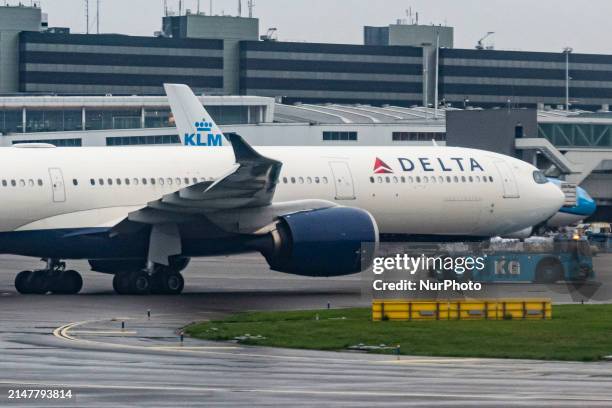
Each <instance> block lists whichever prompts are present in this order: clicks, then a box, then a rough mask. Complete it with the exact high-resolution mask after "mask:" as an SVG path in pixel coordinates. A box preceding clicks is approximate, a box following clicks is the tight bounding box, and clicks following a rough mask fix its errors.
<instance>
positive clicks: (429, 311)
mask: <svg viewBox="0 0 612 408" xmlns="http://www.w3.org/2000/svg"><path fill="white" fill-rule="evenodd" d="M504 319H506V320H510V319H512V320H549V319H552V303H551V300H550V299H479V300H386V299H385V300H374V301H372V320H374V321H380V320H504Z"/></svg>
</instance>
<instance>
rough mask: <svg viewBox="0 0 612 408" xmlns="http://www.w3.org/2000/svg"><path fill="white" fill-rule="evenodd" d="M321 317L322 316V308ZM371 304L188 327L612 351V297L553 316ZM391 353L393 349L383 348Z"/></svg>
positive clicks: (293, 337)
mask: <svg viewBox="0 0 612 408" xmlns="http://www.w3.org/2000/svg"><path fill="white" fill-rule="evenodd" d="M317 314H318V316H319V320H316V316H317ZM370 316H371V312H370V309H335V310H313V311H291V312H254V313H239V314H236V315H232V316H229V317H228V318H226V319H223V320H219V321H210V322H204V323H197V324H193V325H190V326H188V327H187V328H186V333H187V334H189V335H190V336H193V337H196V338H200V339H206V340H217V341H225V340H232V339H234V338H235V337H237V336H244V335H245V334H249V335H251V336H258V335H259V336H263V337H264V339H257V340H255V339H247V340H243V341H240V343H242V344H251V345H262V346H274V347H287V348H301V349H316V350H344V349H347V348H348V347H350V346H353V345H356V344H359V343H363V344H365V345H380V344H386V345H393V346H395V345H397V344H399V345H401V354H410V355H421V356H456V357H496V358H527V359H542V360H574V361H595V360H599V359H601V358H602V357H603V356H607V355H612V305H559V306H554V307H553V320H548V321H522V320H509V321H508V320H501V321H419V322H394V321H384V322H372V321H371V318H370ZM376 352H387V353H391V352H392V351H391V350H387V351H376Z"/></svg>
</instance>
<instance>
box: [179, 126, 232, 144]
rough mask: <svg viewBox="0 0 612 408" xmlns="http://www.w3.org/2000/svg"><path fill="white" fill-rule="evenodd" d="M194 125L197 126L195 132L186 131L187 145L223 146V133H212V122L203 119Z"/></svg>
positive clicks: (185, 139)
mask: <svg viewBox="0 0 612 408" xmlns="http://www.w3.org/2000/svg"><path fill="white" fill-rule="evenodd" d="M193 126H194V127H195V128H196V132H195V133H191V134H190V133H185V138H184V141H185V142H184V143H185V146H223V138H222V137H221V134H220V133H219V134H216V135H215V134H213V133H212V127H213V124H212V122H207V121H205V120H203V121H202V122H195V123H194V124H193Z"/></svg>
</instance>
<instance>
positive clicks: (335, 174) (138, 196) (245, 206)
mask: <svg viewBox="0 0 612 408" xmlns="http://www.w3.org/2000/svg"><path fill="white" fill-rule="evenodd" d="M165 88H166V92H167V94H168V97H169V100H170V104H171V107H172V111H173V114H174V117H175V121H176V124H177V127H178V129H179V132H180V134H181V135H182V136H184V139H183V140H185V141H192V142H193V144H197V143H196V142H197V141H200V143H199V144H206V145H208V144H209V143H208V141H209V140H210V141H211V143H210V144H211V145H220V144H223V145H225V144H227V142H228V141H229V142H230V144H231V147H230V146H217V147H211V146H207V147H199V146H197V145H196V146H193V147H189V146H151V147H110V148H105V147H92V148H55V147H54V146H51V145H44V144H24V145H21V146H19V145H18V146H14V147H9V148H0V168H1V171H0V199H1V202H2V205H1V206H0V253H8V254H17V255H24V256H32V257H39V258H42V259H44V260H46V266H45V267H44V268H43V269H41V270H37V271H23V272H20V273H19V274H18V275H17V277H16V279H15V285H16V288H17V290H18V291H19V292H21V293H38V294H41V293H48V292H51V293H64V294H69V293H77V292H78V291H79V290H80V289H81V286H82V278H81V276H80V274H79V273H78V272H76V271H71V270H65V264H64V262H62V261H63V260H67V259H86V260H88V261H89V263H90V265H91V267H92V270H94V271H97V272H103V273H109V274H114V279H113V287H114V289H115V290H116V292H118V293H120V294H145V293H151V292H152V293H164V294H176V293H180V292H181V291H182V289H183V285H184V280H183V278H182V276H181V273H180V272H181V270H182V269H184V268H185V267H186V265H187V263H188V261H189V259H190V258H192V257H202V256H209V255H219V254H235V253H241V252H247V251H259V252H261V253H262V254H263V255H264V257H265V258H266V260H267V262H268V263H269V265H270V267H271V269H273V270H276V271H281V272H286V273H292V274H298V275H305V276H338V275H345V274H351V273H356V272H358V271H360V270H361V269H362V262H361V261H362V260H361V253H362V251H361V245H362V243H364V242H366V243H367V242H371V243H376V242H377V241H378V239H379V236H380V237H383V238H384V237H386V236H390V235H402V236H405V237H406V238H420V239H422V238H424V237H425V238H427V237H428V238H431V239H434V240H440V239H447V238H452V239H464V238H469V239H476V238H486V237H491V236H496V235H503V234H505V233H511V232H513V231H518V230H521V229H524V228H527V227H529V226H532V225H536V224H538V223H540V222H543V221H545V220H547V219H548V218H549V217H551V216H552V215H553V214H555V213H556V212H557V210H558V209H559V208H560V207H561V206H562V204H563V201H564V196H563V194H562V193H561V191H560V189H559V188H557V187H556V186H555V185H554V184H552V183H550V182H549V181H548V180H547V179H546V177H544V175H543V174H542V173H541V172H540V171H538V169H536V168H535V167H533V166H531V165H529V164H527V163H525V162H522V161H520V160H516V159H514V158H511V157H507V156H503V155H500V154H496V153H492V152H487V151H479V150H473V149H464V148H455V147H438V146H427V147H421V146H419V147H412V146H411V147H402V148H399V147H348V148H347V147H344V146H342V147H340V146H338V147H336V146H329V147H261V148H257V149H253V148H252V147H251V146H249V145H248V144H247V143H246V142H245V141H244V140H243V139H242V138H241V137H240V136H239V135H236V134H228V135H223V134H222V132H221V131H220V130H219V128H218V127H217V126H216V125H215V123H214V121H213V119H212V118H211V117H210V115H209V114H208V113H207V112H206V110H205V109H204V108H203V107H202V105H201V103H200V102H199V101H198V99H197V98H196V97H195V95H194V94H193V93H192V92H191V90H190V89H189V88H188V87H187V86H184V85H166V87H165ZM226 139H227V140H226ZM204 142H205V143H204ZM188 144H189V143H188Z"/></svg>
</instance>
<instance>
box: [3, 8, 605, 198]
mask: <svg viewBox="0 0 612 408" xmlns="http://www.w3.org/2000/svg"><path fill="white" fill-rule="evenodd" d="M45 21H46V19H45V18H44V15H43V13H42V12H41V10H40V8H37V7H25V6H19V7H11V6H3V7H0V56H1V57H2V58H3V64H1V65H0V94H1V95H0V132H1V133H2V136H1V137H0V145H3V146H10V145H12V144H15V143H23V142H33V141H39V142H40V141H45V142H50V143H54V144H56V145H58V146H92V145H93V146H101V145H106V146H117V145H131V144H168V143H180V140H179V138H178V135H176V131H175V129H174V128H173V123H172V118H171V115H170V111H169V107H168V103H167V100H166V98H165V96H164V95H163V83H166V82H174V83H185V84H187V85H189V86H191V87H192V88H193V89H194V91H196V93H198V94H202V95H203V96H202V102H203V103H204V104H205V105H206V106H207V107H208V108H209V110H210V111H211V113H212V115H213V116H214V117H215V118H216V119H217V120H218V122H219V123H220V124H222V126H223V127H224V128H225V129H227V130H234V131H238V132H240V133H241V134H242V135H243V136H245V138H247V140H249V141H250V142H251V143H253V144H256V145H279V144H282V145H296V146H299V145H330V144H344V145H371V146H375V145H397V146H402V145H404V146H405V145H410V144H423V143H431V141H432V140H437V141H438V142H440V143H445V142H446V140H447V136H449V135H453V134H456V133H457V132H456V129H451V128H449V127H452V126H455V125H454V124H453V123H455V122H452V123H451V124H450V125H449V122H448V120H447V113H448V112H452V113H453V115H455V114H456V113H457V112H459V114H460V112H465V113H466V115H467V114H469V113H472V112H474V111H482V109H484V111H482V112H485V111H486V110H487V109H489V110H493V111H498V112H499V111H507V112H509V115H510V112H515V113H516V112H518V111H519V110H521V109H527V110H531V111H533V112H534V113H533V115H531V116H529V119H528V120H526V119H525V118H522V119H516V120H515V121H514V122H512V123H509V124H508V126H509V128H511V130H512V132H511V134H509V135H508V136H507V137H508V138H511V139H512V140H511V144H512V146H513V147H512V149H511V151H508V152H506V151H504V152H505V153H508V154H515V155H518V156H520V157H523V158H524V159H526V160H530V161H533V162H534V163H536V164H538V165H539V166H540V167H543V168H545V167H547V166H554V167H556V169H557V173H558V174H559V175H560V176H561V177H565V178H566V179H568V180H570V181H572V182H575V183H576V184H582V185H583V186H585V187H587V188H589V191H590V192H591V193H592V194H593V195H594V196H595V197H596V198H597V200H598V204H599V205H600V206H608V207H609V208H612V187H611V186H612V113H610V112H609V106H610V102H611V101H612V55H610V56H608V55H593V54H579V53H574V52H565V53H564V52H561V51H559V52H550V53H546V52H524V51H500V50H492V49H456V48H454V44H453V36H454V30H453V28H452V27H445V26H433V25H429V26H424V25H415V24H405V23H402V22H398V24H392V25H389V26H386V27H364V43H363V45H355V44H319V43H307V42H281V41H276V40H274V38H273V36H270V35H266V36H262V37H263V38H260V36H259V32H260V31H259V21H258V19H256V18H245V17H232V16H209V15H203V14H192V13H187V14H184V15H171V14H169V15H167V16H165V17H163V19H162V24H161V25H162V29H161V31H160V32H156V33H155V35H154V36H150V37H138V36H128V35H119V34H112V35H110V34H73V33H70V30H69V29H66V28H58V27H47V24H46V22H45ZM436 45H438V46H436ZM568 73H569V75H568ZM570 78H571V79H570ZM568 85H569V87H568V88H569V93H568V94H567V93H566V87H567V86H568ZM436 91H437V94H436ZM568 96H569V98H567V97H568ZM436 102H437V103H438V105H437V106H436ZM568 102H569V107H570V110H569V111H568V110H566V109H565V108H566V107H565V105H566V104H567V103H568ZM512 115H514V113H513V114H512ZM516 115H518V116H516V118H519V116H520V114H519V113H516ZM466 117H467V116H466ZM512 117H513V118H514V117H515V116H512ZM480 118H481V119H480V120H482V123H483V124H484V123H488V124H489V125H490V126H494V123H493V122H492V121H490V120H489V119H485V116H484V115H483V116H480ZM512 120H514V119H512ZM527 121H529V122H530V124H527V123H523V122H527ZM491 128H492V127H491ZM519 129H520V131H519ZM496 134H497V135H498V136H497V138H498V139H499V138H501V136H499V133H496ZM490 137H491V136H490V132H489V133H487V132H482V133H478V132H475V133H474V135H473V138H472V139H471V140H467V141H464V142H466V143H468V145H472V144H473V145H474V146H480V145H481V144H480V142H482V141H483V140H485V139H487V138H489V139H490ZM515 139H516V141H515ZM453 143H455V142H454V141H453V140H452V137H451V140H450V142H449V144H453ZM494 148H495V146H492V147H491V149H494Z"/></svg>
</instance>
